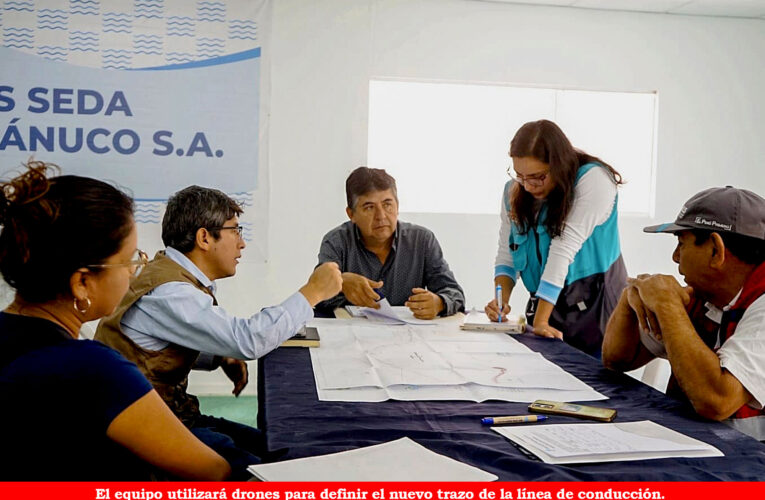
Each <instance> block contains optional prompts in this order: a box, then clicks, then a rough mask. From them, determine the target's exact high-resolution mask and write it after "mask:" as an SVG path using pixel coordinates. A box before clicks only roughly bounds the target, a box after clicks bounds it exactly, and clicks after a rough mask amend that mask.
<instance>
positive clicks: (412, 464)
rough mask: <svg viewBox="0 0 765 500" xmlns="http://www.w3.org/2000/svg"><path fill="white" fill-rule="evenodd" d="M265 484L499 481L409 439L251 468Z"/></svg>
mask: <svg viewBox="0 0 765 500" xmlns="http://www.w3.org/2000/svg"><path fill="white" fill-rule="evenodd" d="M247 470H249V471H250V473H252V474H253V475H254V476H255V477H257V478H258V479H260V480H262V481H496V480H497V476H495V475H494V474H489V473H488V472H484V471H482V470H481V469H478V468H476V467H473V466H472V465H467V464H463V463H462V462H458V461H456V460H454V459H451V458H448V457H445V456H443V455H439V454H438V453H434V452H432V451H430V450H429V449H427V448H425V447H423V446H421V445H419V444H417V443H415V442H414V441H412V440H411V439H409V438H401V439H397V440H396V441H391V442H389V443H383V444H378V445H375V446H368V447H366V448H358V449H355V450H350V451H343V452H340V453H332V454H330V455H321V456H318V457H309V458H298V459H296V460H287V461H284V462H277V463H272V464H259V465H251V466H249V467H248V468H247Z"/></svg>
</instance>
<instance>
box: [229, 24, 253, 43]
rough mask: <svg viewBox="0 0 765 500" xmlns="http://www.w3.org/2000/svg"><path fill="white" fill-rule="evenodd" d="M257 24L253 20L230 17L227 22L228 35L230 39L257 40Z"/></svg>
mask: <svg viewBox="0 0 765 500" xmlns="http://www.w3.org/2000/svg"><path fill="white" fill-rule="evenodd" d="M257 35H258V25H257V23H256V22H255V21H248V20H246V19H232V20H231V21H229V22H228V37H229V38H231V39H232V40H257Z"/></svg>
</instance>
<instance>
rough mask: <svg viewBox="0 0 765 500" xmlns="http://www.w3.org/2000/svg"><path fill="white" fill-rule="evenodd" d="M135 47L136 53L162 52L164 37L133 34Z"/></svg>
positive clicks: (155, 53) (154, 53) (157, 53)
mask: <svg viewBox="0 0 765 500" xmlns="http://www.w3.org/2000/svg"><path fill="white" fill-rule="evenodd" d="M133 48H134V51H135V53H136V54H151V55H159V54H162V37H161V36H159V35H147V34H142V33H136V34H135V35H133Z"/></svg>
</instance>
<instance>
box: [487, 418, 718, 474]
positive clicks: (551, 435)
mask: <svg viewBox="0 0 765 500" xmlns="http://www.w3.org/2000/svg"><path fill="white" fill-rule="evenodd" d="M491 429H492V430H493V431H495V432H497V433H499V434H501V435H503V436H505V437H506V438H507V439H509V440H511V441H513V442H514V443H516V444H518V445H519V446H521V447H522V448H524V449H525V450H527V451H529V452H531V453H532V454H534V455H536V456H537V457H539V458H540V459H541V460H542V461H543V462H546V463H548V464H579V463H590V462H621V461H627V460H649V459H654V458H669V457H721V456H723V454H722V453H721V452H720V450H718V449H717V448H715V447H713V446H711V445H708V444H706V443H703V442H701V441H699V440H697V439H693V438H691V437H688V436H686V435H684V434H680V433H679V432H676V431H673V430H672V429H668V428H666V427H664V426H662V425H659V424H657V423H655V422H651V421H650V420H643V421H640V422H626V423H609V424H606V423H600V424H547V425H527V426H513V427H492V428H491Z"/></svg>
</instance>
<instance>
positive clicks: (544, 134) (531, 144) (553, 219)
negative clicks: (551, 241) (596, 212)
mask: <svg viewBox="0 0 765 500" xmlns="http://www.w3.org/2000/svg"><path fill="white" fill-rule="evenodd" d="M510 156H512V157H514V158H517V157H524V156H530V157H533V158H536V159H537V160H539V161H541V162H544V163H547V164H548V165H549V166H550V176H551V178H552V181H553V182H554V183H555V186H554V187H553V189H552V191H551V192H550V194H549V195H548V197H547V218H546V220H545V221H544V225H545V228H546V229H547V233H548V234H549V235H550V237H551V238H554V237H556V236H558V235H560V234H561V232H563V228H564V226H565V225H566V217H568V213H569V211H570V210H571V205H572V204H573V202H574V184H575V183H576V173H577V171H578V170H579V167H581V166H582V165H584V164H586V163H598V164H600V165H602V166H603V167H605V168H606V169H607V170H608V172H609V173H610V174H611V177H612V178H613V180H614V182H615V183H616V184H622V176H621V175H620V174H619V172H617V171H616V170H614V168H613V167H612V166H611V165H609V164H608V163H606V162H604V161H603V160H601V159H599V158H597V157H595V156H591V155H588V154H587V153H585V152H583V151H580V150H578V149H576V148H574V146H572V145H571V142H569V140H568V138H567V137H566V135H565V134H564V133H563V131H562V130H561V129H560V127H558V126H557V125H556V124H555V123H553V122H551V121H550V120H539V121H535V122H528V123H526V124H524V125H523V126H522V127H521V128H520V129H518V132H516V133H515V137H513V140H512V141H511V142H510ZM535 201H536V200H535V198H534V197H533V196H531V195H530V194H529V193H528V191H526V190H525V189H524V188H523V186H522V185H521V184H520V183H518V182H515V183H513V188H512V191H511V193H510V206H511V214H510V216H511V217H512V219H513V222H515V223H516V225H517V226H518V228H519V229H520V232H521V233H522V234H524V233H527V232H529V230H530V229H531V228H532V227H533V226H534V225H535V223H536V220H535V219H536V213H535V209H534V204H535Z"/></svg>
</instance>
